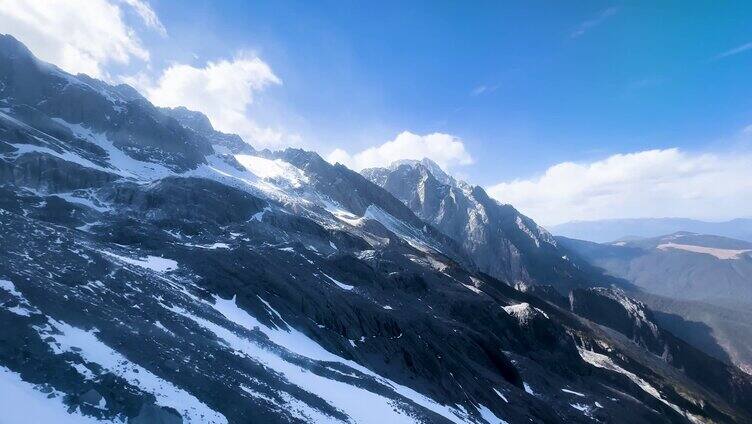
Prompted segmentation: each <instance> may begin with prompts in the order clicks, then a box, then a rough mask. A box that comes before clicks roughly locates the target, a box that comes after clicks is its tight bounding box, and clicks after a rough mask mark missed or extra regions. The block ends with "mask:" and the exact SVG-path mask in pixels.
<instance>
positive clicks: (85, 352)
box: [37, 319, 227, 424]
mask: <svg viewBox="0 0 752 424" xmlns="http://www.w3.org/2000/svg"><path fill="white" fill-rule="evenodd" d="M37 330H38V331H39V334H40V337H42V339H47V340H50V339H51V340H50V341H48V343H49V345H50V347H51V348H52V349H53V351H54V352H55V353H57V354H62V353H65V352H73V353H78V354H79V355H80V356H81V357H82V358H83V359H84V360H85V361H87V362H91V363H95V364H98V365H100V366H101V367H102V368H104V369H105V370H107V371H109V372H111V373H113V374H115V375H118V376H120V377H122V378H124V379H125V380H127V381H128V382H129V383H130V384H132V385H134V386H136V387H139V388H140V389H141V390H144V391H146V392H148V393H151V394H153V395H154V396H155V397H156V402H157V404H159V405H161V406H167V407H170V408H173V409H175V410H176V411H178V412H179V413H180V415H181V416H182V417H183V419H184V420H186V422H188V423H207V424H224V423H227V419H225V417H224V416H222V414H219V413H218V412H215V411H213V410H212V409H210V408H209V407H208V406H206V405H205V404H203V403H202V402H201V401H199V400H198V399H196V398H195V397H194V396H193V395H191V394H190V393H188V392H186V391H184V390H182V389H180V388H178V387H177V386H175V385H173V384H172V383H170V382H169V381H165V380H163V379H162V378H160V377H158V376H156V375H154V374H152V373H151V372H150V371H149V370H147V369H146V368H144V367H142V366H140V365H138V364H135V363H133V362H131V361H129V360H128V358H126V357H124V356H123V355H122V354H120V353H119V352H118V351H116V350H113V349H112V348H110V347H109V346H107V345H106V344H104V343H102V342H101V341H99V339H97V336H96V331H85V330H82V329H80V328H76V327H73V326H71V325H68V324H66V323H64V322H58V321H55V320H53V319H50V321H49V324H47V325H46V326H44V327H37Z"/></svg>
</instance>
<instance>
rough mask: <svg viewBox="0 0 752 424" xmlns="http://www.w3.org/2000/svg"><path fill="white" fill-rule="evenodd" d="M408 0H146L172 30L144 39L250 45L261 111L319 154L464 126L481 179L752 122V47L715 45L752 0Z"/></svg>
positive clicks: (158, 44) (171, 56) (198, 57)
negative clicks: (263, 66)
mask: <svg viewBox="0 0 752 424" xmlns="http://www.w3.org/2000/svg"><path fill="white" fill-rule="evenodd" d="M405 3H406V2H388V1H379V2H350V1H324V2H311V1H274V2H251V1H196V2H183V1H175V2H173V1H168V0H158V1H157V0H154V1H152V6H153V7H154V9H155V10H156V12H157V14H158V15H159V17H160V19H161V20H162V22H163V23H164V25H165V26H166V27H167V29H168V33H169V36H168V37H167V38H160V37H159V36H157V35H152V36H153V39H152V38H148V39H145V40H144V41H145V42H146V43H148V44H149V45H150V49H151V50H152V58H153V60H155V63H154V64H153V65H154V66H157V67H158V66H160V65H162V66H164V65H166V64H168V63H169V62H171V61H177V62H183V63H192V64H195V65H197V66H203V64H205V63H206V61H207V60H217V59H222V58H228V57H231V56H232V55H233V54H235V53H236V52H238V51H241V50H251V51H253V52H255V53H257V54H258V55H259V56H260V57H261V58H262V59H263V60H264V61H265V62H267V63H268V64H269V65H270V66H271V67H272V69H273V70H274V72H275V73H276V75H278V76H279V77H280V78H281V79H282V81H283V82H284V83H283V85H281V86H274V87H270V88H268V89H267V90H266V91H265V92H264V93H262V95H261V97H260V98H259V101H261V102H263V105H264V106H265V107H264V108H263V110H264V111H265V112H263V113H262V116H259V119H260V120H261V122H270V123H275V122H276V123H284V125H286V126H291V127H293V128H294V129H296V130H297V131H300V133H301V134H302V135H303V137H304V138H305V140H306V142H307V143H309V145H310V146H311V147H312V148H315V149H316V150H319V151H320V152H321V153H322V154H326V153H328V152H329V151H331V150H332V149H333V148H334V147H343V148H345V149H346V150H349V151H350V152H354V151H357V150H360V149H362V148H365V147H368V146H371V145H376V144H381V143H383V142H385V141H387V140H391V139H393V138H394V136H395V135H396V134H398V133H399V132H401V131H403V130H409V131H412V132H415V133H419V134H425V133H430V132H435V131H438V132H445V133H449V134H453V135H456V136H458V137H461V138H462V139H463V140H464V141H465V143H466V145H467V147H468V150H469V151H470V153H471V154H472V156H473V157H474V158H475V159H476V164H475V165H473V166H469V167H464V168H461V169H459V170H458V173H460V174H461V175H463V176H465V177H467V178H469V179H470V180H471V181H473V182H474V183H478V184H483V185H486V184H493V183H496V182H499V181H503V180H509V179H513V178H515V177H528V176H531V175H534V174H536V173H539V172H542V171H544V170H545V169H546V168H547V167H548V166H550V165H552V164H554V163H558V162H562V161H567V160H573V161H581V160H593V159H599V158H602V157H605V156H608V155H610V154H613V153H620V152H623V153H626V152H633V151H639V150H645V149H652V148H666V147H680V148H682V149H686V150H703V149H709V148H718V147H719V146H720V147H721V148H722V147H723V146H722V145H723V144H725V143H730V142H731V141H725V140H731V139H733V134H736V133H738V132H739V131H740V130H741V129H742V128H744V127H746V126H747V125H750V124H752V96H750V92H751V89H752V72H750V71H752V49H750V50H749V51H745V52H742V53H739V54H736V55H731V56H727V57H723V58H717V56H718V55H719V54H721V53H723V52H725V51H728V50H730V49H732V48H735V47H737V46H740V45H743V44H746V43H750V42H752V2H731V1H729V2H714V1H703V2H700V1H675V2H670V1H662V2H654V1H644V2H639V1H634V2H623V3H614V2H603V1H577V2H561V1H524V2H460V1H456V2H454V1H427V2H410V4H405ZM656 3H659V4H656ZM609 10H610V12H608V11H609ZM604 15H607V16H605V17H603V16H604ZM601 17H603V18H602V19H599V18H601ZM587 21H591V22H595V24H593V25H592V26H589V28H587V30H586V31H585V32H584V33H582V34H581V35H579V36H573V34H575V32H576V31H577V30H578V28H580V26H581V25H582V24H583V23H584V22H587ZM194 55H195V56H194ZM160 61H161V63H160ZM481 86H485V87H487V89H486V90H485V91H484V92H483V93H480V94H474V90H476V89H477V88H478V87H481Z"/></svg>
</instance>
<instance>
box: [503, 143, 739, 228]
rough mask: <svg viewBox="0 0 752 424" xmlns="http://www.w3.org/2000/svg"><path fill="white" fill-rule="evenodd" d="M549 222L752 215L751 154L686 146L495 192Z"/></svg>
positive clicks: (564, 170)
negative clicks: (701, 150)
mask: <svg viewBox="0 0 752 424" xmlns="http://www.w3.org/2000/svg"><path fill="white" fill-rule="evenodd" d="M488 192H489V194H491V196H493V197H494V198H496V199H497V200H499V201H501V202H503V203H511V204H512V205H514V206H516V207H517V208H519V209H520V210H521V211H522V212H523V213H526V214H529V215H530V216H531V217H532V218H534V219H536V220H539V221H540V222H541V223H543V224H546V225H552V224H558V223H562V222H566V221H572V220H593V219H607V218H639V217H668V216H670V217H674V216H680V217H688V218H699V219H729V218H735V217H741V216H750V215H752V154H749V153H736V154H731V153H723V154H720V153H703V154H700V153H689V152H684V151H681V150H679V149H676V148H674V149H665V150H648V151H642V152H636V153H629V154H618V155H613V156H610V157H608V158H606V159H603V160H599V161H595V162H591V163H573V162H564V163H559V164H557V165H554V166H552V167H550V168H548V169H547V170H546V172H545V173H544V174H543V175H541V176H538V177H536V178H532V179H527V180H514V181H511V182H505V183H501V184H497V185H495V186H492V187H489V188H488Z"/></svg>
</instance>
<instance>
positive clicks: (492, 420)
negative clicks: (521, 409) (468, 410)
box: [477, 405, 509, 424]
mask: <svg viewBox="0 0 752 424" xmlns="http://www.w3.org/2000/svg"><path fill="white" fill-rule="evenodd" d="M477 409H478V413H479V414H480V416H481V418H483V420H485V421H486V422H487V423H488V424H509V423H507V422H506V421H504V420H502V419H501V418H499V417H497V416H496V414H494V413H493V412H491V410H490V409H488V408H486V407H485V406H483V405H478V407H477Z"/></svg>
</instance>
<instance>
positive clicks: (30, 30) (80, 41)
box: [0, 0, 164, 79]
mask: <svg viewBox="0 0 752 424" xmlns="http://www.w3.org/2000/svg"><path fill="white" fill-rule="evenodd" d="M128 4H129V5H132V6H133V7H135V8H136V9H135V10H136V11H137V13H139V14H142V13H146V14H147V15H149V13H151V15H150V16H151V17H150V18H148V19H150V20H151V22H152V23H153V24H155V25H156V23H158V22H159V20H158V19H157V17H156V14H154V12H153V11H152V10H151V8H150V7H149V6H148V5H147V4H146V3H144V2H143V1H141V0H128ZM149 11H150V12H149ZM159 26H160V27H161V23H160V24H159ZM163 28H164V27H162V29H163ZM0 31H1V32H3V33H8V34H11V35H13V36H14V37H16V38H18V39H19V40H20V41H21V42H23V43H24V44H26V46H28V47H29V49H31V51H32V52H33V53H34V54H35V55H36V56H37V57H39V58H40V59H42V60H45V61H47V62H52V63H54V64H56V65H58V66H59V67H61V68H62V69H64V70H66V71H68V72H71V73H79V72H81V73H85V74H88V75H90V76H93V77H96V78H105V79H108V75H107V72H106V71H105V67H106V66H107V65H108V64H111V63H118V64H127V63H129V62H130V60H131V59H132V58H136V59H139V60H142V61H148V60H149V52H148V51H147V50H146V49H145V48H144V47H143V46H142V45H141V42H140V41H139V39H138V37H137V36H136V33H135V31H134V30H133V29H132V28H130V27H129V26H128V25H127V24H126V23H125V21H124V20H123V13H122V10H121V8H120V7H119V6H118V5H117V4H115V3H113V2H111V1H108V0H33V1H28V0H2V1H0Z"/></svg>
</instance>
